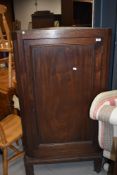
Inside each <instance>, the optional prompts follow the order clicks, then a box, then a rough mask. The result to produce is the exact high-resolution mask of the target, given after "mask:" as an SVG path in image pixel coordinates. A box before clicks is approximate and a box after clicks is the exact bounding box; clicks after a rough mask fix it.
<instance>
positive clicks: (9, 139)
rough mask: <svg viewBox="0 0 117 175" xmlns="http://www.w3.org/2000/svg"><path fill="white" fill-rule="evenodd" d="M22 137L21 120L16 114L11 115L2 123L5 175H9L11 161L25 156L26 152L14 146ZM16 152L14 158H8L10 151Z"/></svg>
mask: <svg viewBox="0 0 117 175" xmlns="http://www.w3.org/2000/svg"><path fill="white" fill-rule="evenodd" d="M21 137H22V127H21V119H20V117H19V116H18V115H16V114H10V115H8V116H7V117H6V118H4V119H3V120H2V121H0V149H1V150H2V151H3V155H2V156H3V175H8V163H9V161H11V160H15V159H16V158H18V157H20V156H23V155H24V152H23V151H22V150H19V149H18V148H17V147H16V146H14V145H15V144H13V143H15V142H17V141H18V140H19V139H20V138H21ZM9 148H10V149H11V150H13V151H14V153H13V155H12V156H10V157H9V156H8V149H9Z"/></svg>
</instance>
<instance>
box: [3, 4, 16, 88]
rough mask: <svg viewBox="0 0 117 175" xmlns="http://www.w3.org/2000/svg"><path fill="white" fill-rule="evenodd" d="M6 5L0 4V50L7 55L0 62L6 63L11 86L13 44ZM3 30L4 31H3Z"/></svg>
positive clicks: (10, 85)
mask: <svg viewBox="0 0 117 175" xmlns="http://www.w3.org/2000/svg"><path fill="white" fill-rule="evenodd" d="M6 11H7V7H6V6H4V5H1V4H0V15H1V17H2V24H3V26H0V52H2V53H4V52H6V53H7V54H8V57H5V58H1V59H0V64H2V63H7V64H8V86H9V87H12V58H13V44H12V40H11V33H10V29H9V26H8V23H7V20H6V17H5V13H6ZM3 31H4V32H3Z"/></svg>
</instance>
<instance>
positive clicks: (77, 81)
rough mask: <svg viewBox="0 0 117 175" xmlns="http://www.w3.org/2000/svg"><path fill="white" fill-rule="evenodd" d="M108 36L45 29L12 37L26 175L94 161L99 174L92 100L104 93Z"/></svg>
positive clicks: (102, 31) (103, 32)
mask: <svg viewBox="0 0 117 175" xmlns="http://www.w3.org/2000/svg"><path fill="white" fill-rule="evenodd" d="M110 40H111V30H110V29H92V28H86V29H85V28H84V29H82V28H77V27H68V28H64V27H62V28H49V29H46V28H45V29H40V30H34V31H33V30H32V31H18V32H17V33H15V34H14V52H15V65H16V77H17V87H18V93H19V100H20V107H21V117H22V125H23V144H24V150H25V153H26V154H25V159H24V160H25V168H26V174H27V175H33V174H34V171H33V165H34V164H38V163H57V162H70V161H81V160H82V161H83V160H94V167H95V170H96V171H99V169H100V165H101V156H102V154H101V152H102V151H101V149H100V148H99V146H98V122H97V121H93V120H91V119H90V118H89V109H90V105H91V102H92V100H93V99H94V97H95V96H96V95H97V94H98V93H100V92H102V91H105V90H107V88H108V67H109V50H110Z"/></svg>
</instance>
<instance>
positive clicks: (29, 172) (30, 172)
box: [24, 156, 34, 175]
mask: <svg viewBox="0 0 117 175" xmlns="http://www.w3.org/2000/svg"><path fill="white" fill-rule="evenodd" d="M28 159H29V158H28V157H27V156H25V157H24V164H25V171H26V175H34V167H33V164H32V163H30V162H29V160H28Z"/></svg>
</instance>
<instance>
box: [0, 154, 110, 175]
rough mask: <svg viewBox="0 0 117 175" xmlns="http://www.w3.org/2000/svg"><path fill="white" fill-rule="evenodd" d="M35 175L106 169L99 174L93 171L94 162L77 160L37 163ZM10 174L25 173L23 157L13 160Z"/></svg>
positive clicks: (84, 174)
mask: <svg viewBox="0 0 117 175" xmlns="http://www.w3.org/2000/svg"><path fill="white" fill-rule="evenodd" d="M34 169H35V175H106V174H107V173H106V172H105V171H102V172H101V173H99V174H97V173H96V172H94V171H93V162H91V161H89V162H88V161H87V162H77V163H76V162H75V163H61V164H49V165H36V166H35V168H34ZM0 175H3V174H2V161H1V155H0ZM9 175H25V169H24V162H23V159H21V158H20V159H19V160H16V161H15V162H11V163H10V165H9Z"/></svg>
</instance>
